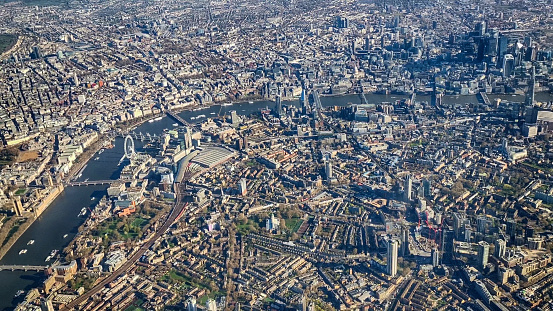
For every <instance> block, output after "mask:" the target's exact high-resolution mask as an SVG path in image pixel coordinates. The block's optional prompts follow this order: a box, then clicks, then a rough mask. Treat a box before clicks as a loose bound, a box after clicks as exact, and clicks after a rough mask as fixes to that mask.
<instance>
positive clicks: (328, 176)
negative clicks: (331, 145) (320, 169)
mask: <svg viewBox="0 0 553 311" xmlns="http://www.w3.org/2000/svg"><path fill="white" fill-rule="evenodd" d="M325 175H326V179H327V180H331V179H332V177H333V176H332V163H330V161H326V162H325Z"/></svg>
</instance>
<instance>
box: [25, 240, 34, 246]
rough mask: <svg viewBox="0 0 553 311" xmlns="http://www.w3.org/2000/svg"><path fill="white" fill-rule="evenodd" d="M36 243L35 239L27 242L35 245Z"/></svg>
mask: <svg viewBox="0 0 553 311" xmlns="http://www.w3.org/2000/svg"><path fill="white" fill-rule="evenodd" d="M33 244H35V240H30V241H29V242H27V245H33Z"/></svg>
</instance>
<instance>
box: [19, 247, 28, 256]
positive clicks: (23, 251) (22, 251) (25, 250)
mask: <svg viewBox="0 0 553 311" xmlns="http://www.w3.org/2000/svg"><path fill="white" fill-rule="evenodd" d="M26 253H27V249H25V248H24V249H22V250H20V251H19V255H23V254H26Z"/></svg>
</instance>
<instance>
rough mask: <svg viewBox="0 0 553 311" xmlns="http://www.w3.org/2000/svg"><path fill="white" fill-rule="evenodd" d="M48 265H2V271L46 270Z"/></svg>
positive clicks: (0, 269) (0, 267) (0, 266)
mask: <svg viewBox="0 0 553 311" xmlns="http://www.w3.org/2000/svg"><path fill="white" fill-rule="evenodd" d="M46 268H48V266H21V265H0V271H44V270H46Z"/></svg>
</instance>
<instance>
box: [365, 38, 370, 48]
mask: <svg viewBox="0 0 553 311" xmlns="http://www.w3.org/2000/svg"><path fill="white" fill-rule="evenodd" d="M364 48H365V51H370V50H371V39H370V37H366V38H365V46H364Z"/></svg>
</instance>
